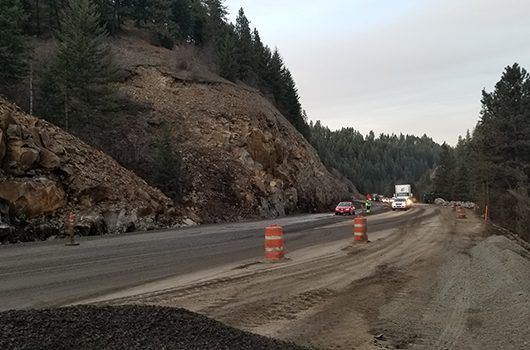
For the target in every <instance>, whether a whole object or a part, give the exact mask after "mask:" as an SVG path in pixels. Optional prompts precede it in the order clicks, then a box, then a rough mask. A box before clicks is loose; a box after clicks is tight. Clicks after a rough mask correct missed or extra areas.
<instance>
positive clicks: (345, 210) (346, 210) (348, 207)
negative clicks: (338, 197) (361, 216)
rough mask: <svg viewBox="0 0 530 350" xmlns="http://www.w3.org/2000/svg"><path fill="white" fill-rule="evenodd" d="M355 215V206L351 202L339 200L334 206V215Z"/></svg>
mask: <svg viewBox="0 0 530 350" xmlns="http://www.w3.org/2000/svg"><path fill="white" fill-rule="evenodd" d="M344 214H347V215H355V206H354V205H353V202H340V203H339V204H337V206H336V207H335V215H344Z"/></svg>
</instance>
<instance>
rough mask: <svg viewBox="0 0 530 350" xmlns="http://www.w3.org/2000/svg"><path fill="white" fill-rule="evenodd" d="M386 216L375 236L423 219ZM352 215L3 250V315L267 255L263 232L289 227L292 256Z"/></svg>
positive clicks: (330, 236) (342, 231)
mask: <svg viewBox="0 0 530 350" xmlns="http://www.w3.org/2000/svg"><path fill="white" fill-rule="evenodd" d="M422 210H423V209H421V208H419V207H418V208H415V209H413V210H410V211H408V212H406V213H397V212H396V213H394V212H386V213H385V214H382V215H373V216H371V217H370V221H369V222H370V232H371V234H376V233H377V232H378V231H381V230H385V229H388V228H391V227H395V226H397V225H400V224H402V223H405V222H406V221H407V220H409V219H410V218H412V217H415V216H417V215H421V213H422ZM350 220H351V217H336V216H334V215H332V214H314V215H304V216H296V217H288V218H281V219H277V220H274V221H273V220H264V221H252V222H245V223H236V224H221V225H208V226H200V227H194V228H187V229H180V230H173V231H164V232H155V233H146V234H145V233H144V234H129V235H123V236H104V237H97V238H87V239H83V240H81V245H80V246H77V247H65V246H64V244H63V242H62V241H51V242H41V243H31V244H25V245H11V246H2V247H0V300H1V303H0V310H7V309H13V308H30V307H45V306H58V305H63V304H67V303H72V302H75V301H78V300H83V299H87V298H91V297H97V296H99V295H103V294H107V293H111V292H114V291H118V290H122V289H125V288H130V287H134V286H138V285H142V284H145V283H148V282H153V281H156V280H161V279H164V278H169V277H175V276H180V275H183V274H189V273H193V272H197V271H201V270H205V269H208V268H212V267H215V266H220V265H224V264H229V263H235V262H238V261H245V260H248V259H260V258H261V257H262V256H263V229H264V227H266V226H267V225H269V224H270V223H273V222H274V223H278V224H280V225H282V226H283V227H284V231H285V240H286V247H287V250H288V251H293V250H297V249H301V248H306V247H309V246H314V245H318V244H319V243H324V242H331V241H335V240H340V239H345V238H348V237H351V236H352V226H351V225H348V224H347V221H350Z"/></svg>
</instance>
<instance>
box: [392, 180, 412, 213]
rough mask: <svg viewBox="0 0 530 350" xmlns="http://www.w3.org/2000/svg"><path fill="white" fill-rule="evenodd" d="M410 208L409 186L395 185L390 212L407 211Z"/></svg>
mask: <svg viewBox="0 0 530 350" xmlns="http://www.w3.org/2000/svg"><path fill="white" fill-rule="evenodd" d="M411 207H412V186H410V185H409V184H404V185H396V192H395V193H394V200H393V202H392V210H397V209H404V210H407V209H409V208H411Z"/></svg>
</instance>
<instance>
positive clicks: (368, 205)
mask: <svg viewBox="0 0 530 350" xmlns="http://www.w3.org/2000/svg"><path fill="white" fill-rule="evenodd" d="M364 208H365V209H366V214H370V209H371V208H372V202H371V201H370V200H369V199H367V200H366V202H365V203H364Z"/></svg>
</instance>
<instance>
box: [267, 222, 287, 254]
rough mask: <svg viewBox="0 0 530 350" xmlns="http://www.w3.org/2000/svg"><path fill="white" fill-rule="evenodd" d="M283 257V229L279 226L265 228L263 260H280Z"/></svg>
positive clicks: (273, 225)
mask: <svg viewBox="0 0 530 350" xmlns="http://www.w3.org/2000/svg"><path fill="white" fill-rule="evenodd" d="M284 255H285V250H284V244H283V229H282V227H281V226H280V225H276V224H272V225H270V226H269V227H267V228H265V259H267V260H271V261H276V260H281V259H283V257H284Z"/></svg>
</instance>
